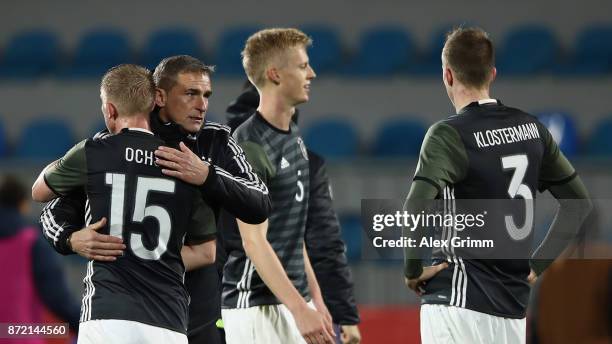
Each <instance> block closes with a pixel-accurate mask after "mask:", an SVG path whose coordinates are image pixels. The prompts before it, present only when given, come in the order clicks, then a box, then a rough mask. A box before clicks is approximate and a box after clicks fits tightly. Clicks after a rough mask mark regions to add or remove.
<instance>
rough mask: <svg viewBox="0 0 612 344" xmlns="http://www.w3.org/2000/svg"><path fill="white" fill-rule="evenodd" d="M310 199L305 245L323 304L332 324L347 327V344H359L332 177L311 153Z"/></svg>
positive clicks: (348, 271) (350, 281)
mask: <svg viewBox="0 0 612 344" xmlns="http://www.w3.org/2000/svg"><path fill="white" fill-rule="evenodd" d="M308 164H309V167H310V197H309V198H308V199H309V200H308V217H307V220H306V234H305V239H304V240H305V243H306V250H307V251H308V258H309V260H310V263H311V265H312V269H313V270H314V272H315V275H316V277H317V281H318V282H319V287H320V289H321V294H322V295H323V300H324V301H325V304H326V305H327V308H328V309H329V311H330V313H331V315H332V318H333V321H334V323H336V324H339V325H342V326H343V327H344V326H354V327H355V329H353V328H348V327H347V330H346V336H347V337H349V339H348V340H347V341H348V342H353V339H356V342H357V343H358V342H359V337H358V335H359V330H358V329H357V328H356V327H357V324H358V323H359V312H358V311H357V306H356V302H355V296H354V293H353V281H352V277H351V271H350V269H349V267H348V263H347V260H346V254H345V251H346V246H345V244H344V242H343V241H342V238H341V233H340V224H339V222H338V216H337V215H336V212H335V211H334V208H333V201H332V196H331V189H330V182H329V176H328V175H327V172H326V168H325V162H324V160H323V158H321V157H320V156H318V155H317V154H316V153H313V152H312V151H310V150H309V151H308Z"/></svg>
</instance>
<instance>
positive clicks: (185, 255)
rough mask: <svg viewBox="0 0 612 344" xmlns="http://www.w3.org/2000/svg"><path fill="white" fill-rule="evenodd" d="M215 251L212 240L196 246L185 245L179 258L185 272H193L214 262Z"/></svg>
mask: <svg viewBox="0 0 612 344" xmlns="http://www.w3.org/2000/svg"><path fill="white" fill-rule="evenodd" d="M216 251H217V245H216V241H215V240H214V239H211V240H208V241H205V242H203V243H200V244H197V245H185V246H183V248H182V249H181V258H182V259H183V265H185V270H186V271H191V270H195V269H198V268H201V267H203V266H206V265H210V264H213V263H214V262H215V257H216Z"/></svg>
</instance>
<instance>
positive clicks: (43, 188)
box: [32, 160, 59, 202]
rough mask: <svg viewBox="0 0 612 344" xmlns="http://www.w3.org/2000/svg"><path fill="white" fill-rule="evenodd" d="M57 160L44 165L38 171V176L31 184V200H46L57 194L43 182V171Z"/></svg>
mask: <svg viewBox="0 0 612 344" xmlns="http://www.w3.org/2000/svg"><path fill="white" fill-rule="evenodd" d="M58 161H59V160H55V161H53V162H52V163H50V164H49V165H47V166H45V168H44V169H43V170H42V171H41V172H40V174H39V175H38V178H36V180H35V181H34V185H32V200H34V201H36V202H48V201H50V200H52V199H54V198H56V197H57V196H58V195H57V194H56V193H55V192H53V190H51V188H50V187H49V186H48V185H47V183H46V182H45V172H46V171H47V170H49V169H50V168H52V167H53V166H54V165H56V164H57V163H58Z"/></svg>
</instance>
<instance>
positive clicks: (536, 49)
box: [497, 25, 559, 75]
mask: <svg viewBox="0 0 612 344" xmlns="http://www.w3.org/2000/svg"><path fill="white" fill-rule="evenodd" d="M498 56H499V57H498V60H497V69H498V72H499V73H501V74H502V75H530V74H537V73H542V72H546V71H549V70H551V69H552V66H553V64H554V63H555V62H556V61H557V60H558V59H559V43H558V42H557V39H556V37H555V36H554V34H553V33H552V32H551V31H550V30H549V29H548V28H545V27H542V26H537V25H532V26H524V27H519V28H516V29H514V30H512V31H510V32H509V33H508V35H507V37H506V39H505V40H504V43H503V45H502V48H501V49H500V54H499V55H498Z"/></svg>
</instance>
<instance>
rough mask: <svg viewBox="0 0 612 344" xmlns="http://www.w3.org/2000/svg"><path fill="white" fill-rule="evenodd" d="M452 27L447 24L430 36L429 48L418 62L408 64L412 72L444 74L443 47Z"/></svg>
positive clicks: (418, 74)
mask: <svg viewBox="0 0 612 344" xmlns="http://www.w3.org/2000/svg"><path fill="white" fill-rule="evenodd" d="M451 28H452V27H450V26H445V27H444V28H441V29H439V30H437V31H435V32H434V33H433V34H431V35H430V36H429V44H428V45H427V50H426V51H425V52H423V53H422V54H421V55H420V56H419V59H418V62H417V63H413V64H411V65H409V66H408V70H409V72H410V74H413V75H417V76H438V77H440V76H441V75H442V59H441V56H442V48H443V47H444V42H445V41H446V34H447V33H448V32H449V31H450V30H451Z"/></svg>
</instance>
